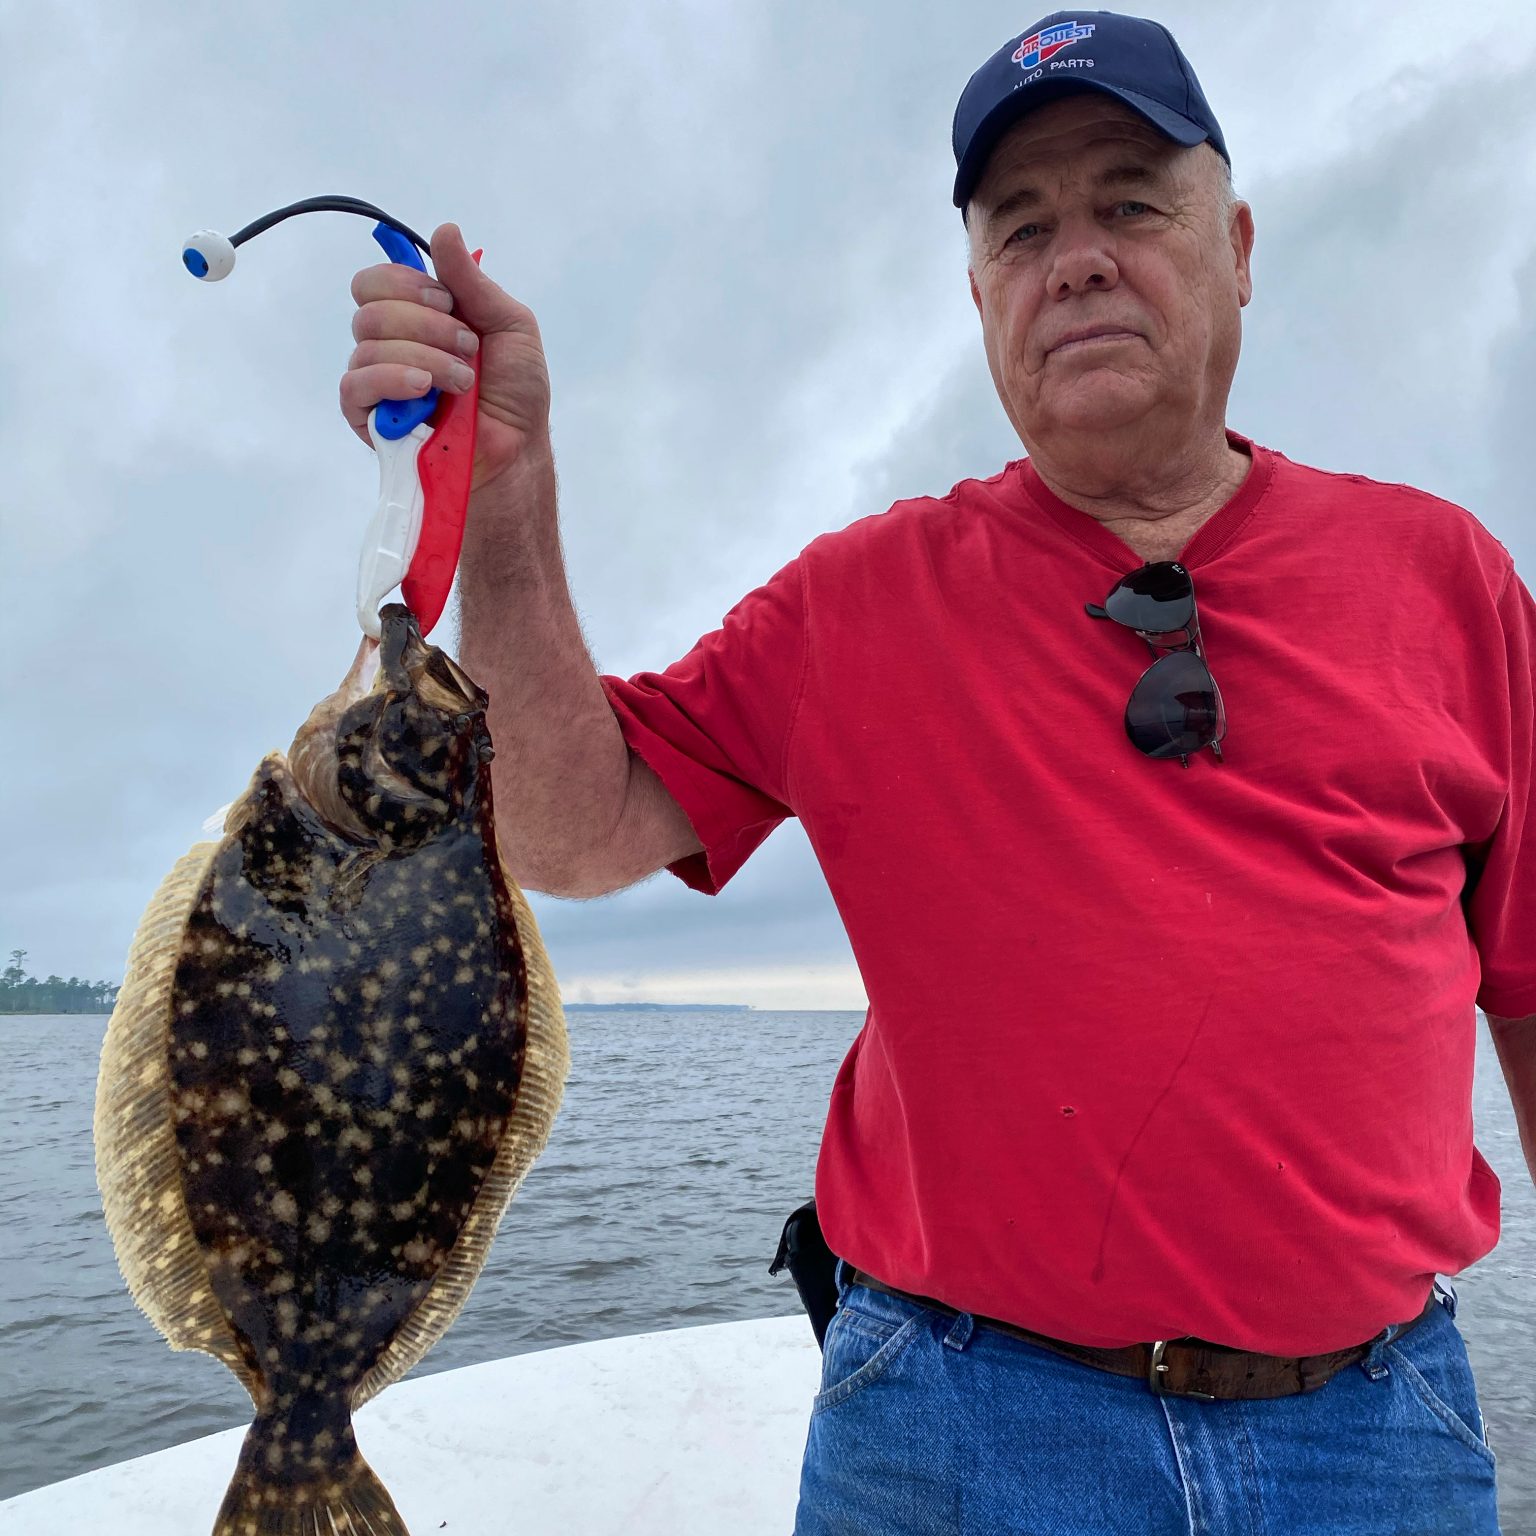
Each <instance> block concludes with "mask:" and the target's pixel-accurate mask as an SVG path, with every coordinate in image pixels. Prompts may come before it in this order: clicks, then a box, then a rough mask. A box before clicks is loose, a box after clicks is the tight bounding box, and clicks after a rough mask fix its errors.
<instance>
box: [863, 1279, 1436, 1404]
mask: <svg viewBox="0 0 1536 1536" xmlns="http://www.w3.org/2000/svg"><path fill="white" fill-rule="evenodd" d="M847 1268H848V1279H849V1281H850V1283H851V1284H853V1285H862V1286H865V1287H866V1288H867V1289H869V1290H871V1291H882V1292H884V1294H885V1295H887V1296H894V1297H896V1298H897V1299H898V1300H900V1301H907V1302H911V1303H912V1304H913V1305H914V1306H919V1307H928V1308H930V1309H931V1310H933V1311H935V1312H942V1313H943V1314H944V1315H945V1316H947V1317H959V1316H960V1313H959V1312H958V1311H957V1310H956V1309H955V1308H954V1307H947V1306H945V1305H944V1303H943V1302H942V1301H933V1300H932V1299H930V1298H929V1297H926V1296H914V1295H912V1294H911V1293H910V1292H909V1291H899V1290H897V1289H896V1287H895V1286H894V1285H886V1284H885V1283H884V1281H881V1280H876V1279H875V1277H874V1276H873V1275H867V1274H865V1273H864V1271H863V1270H860V1269H855V1268H854V1267H853V1266H852V1265H851V1264H850V1265H848V1267H847ZM1435 1304H1436V1302H1435V1292H1434V1288H1433V1287H1431V1288H1430V1293H1429V1299H1428V1301H1426V1302H1425V1303H1424V1310H1423V1311H1422V1312H1420V1313H1419V1315H1418V1316H1417V1317H1415V1318H1414V1319H1413V1320H1412V1321H1411V1322H1407V1323H1404V1324H1402V1325H1401V1326H1400V1327H1399V1328H1398V1330H1397V1332H1396V1333H1395V1334H1394V1335H1393V1342H1396V1340H1398V1339H1400V1338H1402V1337H1403V1336H1404V1335H1405V1334H1406V1333H1407V1332H1408V1331H1409V1330H1410V1329H1412V1328H1414V1327H1416V1326H1417V1325H1418V1324H1419V1323H1421V1322H1422V1321H1423V1320H1424V1319H1425V1318H1426V1317H1428V1316H1429V1309H1430V1308H1431V1307H1433V1306H1434V1305H1435ZM971 1318H972V1321H973V1322H975V1323H976V1324H977V1325H978V1326H979V1327H982V1328H990V1329H992V1330H993V1331H994V1332H996V1333H1006V1334H1008V1335H1009V1336H1010V1337H1011V1338H1015V1339H1022V1340H1023V1341H1024V1342H1025V1343H1026V1344H1033V1345H1035V1346H1036V1347H1038V1348H1040V1349H1048V1350H1050V1351H1051V1352H1052V1353H1054V1354H1058V1355H1065V1356H1066V1357H1067V1359H1069V1360H1076V1361H1077V1362H1078V1363H1079V1364H1081V1365H1090V1366H1092V1367H1093V1368H1094V1369H1095V1370H1099V1371H1110V1372H1112V1373H1113V1374H1114V1375H1116V1376H1130V1377H1134V1378H1136V1379H1138V1380H1141V1381H1144V1382H1145V1383H1146V1384H1147V1386H1148V1387H1150V1388H1151V1390H1152V1391H1153V1392H1159V1393H1166V1394H1167V1395H1168V1396H1170V1397H1192V1398H1197V1399H1200V1400H1201V1401H1204V1402H1231V1401H1235V1400H1238V1399H1255V1398H1272V1397H1296V1396H1298V1395H1300V1394H1301V1393H1303V1392H1315V1391H1316V1390H1317V1389H1318V1388H1319V1387H1320V1386H1322V1385H1323V1383H1324V1382H1326V1381H1327V1380H1328V1379H1329V1377H1331V1376H1333V1375H1335V1374H1336V1373H1337V1372H1339V1371H1341V1370H1343V1369H1344V1367H1345V1366H1346V1365H1353V1364H1354V1363H1355V1362H1356V1361H1358V1360H1363V1359H1364V1358H1365V1356H1366V1355H1367V1354H1368V1353H1369V1351H1370V1349H1371V1346H1372V1345H1373V1344H1375V1343H1376V1339H1371V1340H1368V1341H1367V1342H1366V1343H1364V1344H1355V1345H1353V1346H1351V1347H1350V1348H1349V1349H1337V1350H1334V1351H1333V1353H1332V1354H1327V1355H1302V1356H1299V1357H1298V1356H1288V1355H1263V1354H1259V1353H1258V1352H1257V1351H1254V1350H1246V1349H1233V1348H1231V1347H1230V1346H1229V1345H1226V1344H1209V1343H1207V1342H1206V1341H1205V1340H1204V1339H1191V1338H1185V1339H1159V1340H1158V1341H1157V1342H1156V1343H1155V1344H1128V1345H1126V1347H1125V1348H1123V1349H1096V1348H1094V1347H1093V1346H1092V1345H1089V1344H1072V1343H1069V1342H1067V1341H1066V1340H1065V1339H1052V1338H1048V1337H1047V1336H1046V1335H1045V1334H1043V1333H1031V1332H1030V1331H1029V1329H1027V1328H1020V1327H1018V1326H1017V1325H1016V1324H1014V1323H1005V1322H1003V1321H1001V1320H1000V1319H998V1318H995V1317H978V1316H976V1315H975V1314H974V1313H972V1314H971ZM1380 1337H1381V1335H1380V1334H1378V1335H1377V1338H1380Z"/></svg>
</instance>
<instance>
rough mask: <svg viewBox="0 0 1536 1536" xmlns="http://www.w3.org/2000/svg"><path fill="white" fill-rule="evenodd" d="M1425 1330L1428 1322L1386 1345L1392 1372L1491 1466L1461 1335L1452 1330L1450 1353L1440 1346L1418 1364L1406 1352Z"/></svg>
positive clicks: (1431, 1411)
mask: <svg viewBox="0 0 1536 1536" xmlns="http://www.w3.org/2000/svg"><path fill="white" fill-rule="evenodd" d="M1446 1321H1447V1322H1449V1319H1447V1320H1446ZM1428 1327H1429V1324H1428V1323H1421V1324H1420V1325H1419V1327H1418V1328H1417V1329H1415V1330H1414V1333H1413V1334H1410V1335H1409V1337H1408V1338H1407V1339H1405V1340H1404V1341H1403V1342H1402V1343H1401V1344H1389V1345H1387V1353H1388V1354H1389V1355H1390V1356H1391V1357H1392V1369H1393V1370H1394V1371H1396V1372H1397V1373H1399V1374H1400V1375H1401V1376H1402V1378H1403V1380H1404V1381H1406V1382H1407V1383H1408V1385H1409V1387H1410V1388H1411V1389H1412V1391H1413V1394H1414V1396H1415V1397H1416V1398H1418V1400H1419V1401H1420V1402H1421V1403H1422V1404H1423V1405H1424V1407H1425V1408H1426V1409H1428V1410H1429V1412H1430V1413H1432V1414H1433V1415H1434V1416H1435V1418H1437V1419H1438V1420H1439V1421H1440V1422H1441V1424H1442V1425H1444V1427H1445V1428H1446V1429H1447V1430H1448V1431H1449V1432H1450V1433H1451V1434H1452V1435H1454V1436H1455V1438H1456V1439H1457V1440H1459V1441H1461V1443H1462V1444H1463V1445H1465V1446H1467V1447H1468V1449H1470V1450H1473V1451H1476V1452H1477V1453H1478V1455H1480V1456H1481V1457H1482V1458H1483V1459H1484V1460H1485V1461H1487V1463H1488V1464H1489V1465H1490V1466H1493V1465H1495V1464H1496V1458H1495V1456H1494V1453H1493V1447H1492V1446H1490V1445H1489V1444H1488V1440H1487V1437H1486V1435H1485V1434H1484V1433H1483V1431H1482V1420H1483V1415H1482V1410H1481V1409H1480V1408H1479V1407H1478V1405H1477V1387H1476V1385H1475V1383H1474V1382H1473V1379H1472V1367H1471V1365H1470V1364H1469V1363H1468V1361H1467V1358H1466V1346H1465V1345H1463V1344H1462V1343H1461V1335H1460V1334H1459V1333H1455V1330H1454V1327H1453V1328H1452V1332H1453V1333H1454V1334H1455V1337H1454V1339H1453V1340H1452V1341H1448V1342H1450V1343H1454V1345H1455V1346H1456V1347H1455V1349H1454V1350H1449V1349H1446V1348H1444V1347H1442V1348H1441V1349H1439V1350H1432V1351H1431V1352H1430V1354H1428V1355H1425V1354H1421V1355H1420V1356H1419V1361H1418V1363H1415V1361H1414V1360H1412V1359H1411V1358H1410V1357H1409V1353H1408V1351H1409V1349H1410V1348H1412V1346H1413V1345H1414V1343H1415V1342H1416V1341H1417V1340H1418V1335H1419V1334H1420V1333H1422V1332H1424V1331H1426V1330H1427V1329H1428ZM1425 1342H1426V1344H1427V1343H1428V1341H1425ZM1421 1367H1422V1368H1421ZM1431 1377H1433V1378H1434V1380H1431ZM1474 1426H1476V1427H1474Z"/></svg>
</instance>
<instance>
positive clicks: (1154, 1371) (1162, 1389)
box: [1147, 1339, 1220, 1403]
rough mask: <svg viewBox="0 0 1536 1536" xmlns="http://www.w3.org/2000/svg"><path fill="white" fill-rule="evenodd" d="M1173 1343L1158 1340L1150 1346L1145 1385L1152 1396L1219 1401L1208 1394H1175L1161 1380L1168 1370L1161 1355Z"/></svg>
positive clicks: (1209, 1401)
mask: <svg viewBox="0 0 1536 1536" xmlns="http://www.w3.org/2000/svg"><path fill="white" fill-rule="evenodd" d="M1174 1342H1175V1341H1174V1340H1172V1339H1159V1340H1158V1341H1157V1342H1156V1343H1155V1344H1154V1345H1153V1346H1152V1362H1151V1364H1150V1365H1149V1366H1148V1367H1147V1385H1148V1387H1150V1388H1151V1389H1152V1392H1153V1394H1154V1395H1155V1396H1158V1397H1188V1398H1193V1399H1194V1400H1195V1401H1196V1402H1201V1403H1214V1402H1218V1401H1220V1399H1218V1398H1217V1397H1215V1396H1214V1395H1213V1394H1212V1393H1210V1392H1187V1391H1186V1392H1176V1391H1174V1390H1173V1389H1172V1388H1171V1387H1169V1386H1168V1384H1167V1383H1166V1382H1165V1381H1164V1380H1163V1377H1164V1376H1166V1375H1167V1374H1168V1369H1169V1368H1168V1366H1167V1364H1166V1363H1165V1362H1164V1360H1163V1353H1164V1351H1165V1350H1166V1349H1167V1348H1168V1346H1169V1345H1170V1344H1172V1343H1174Z"/></svg>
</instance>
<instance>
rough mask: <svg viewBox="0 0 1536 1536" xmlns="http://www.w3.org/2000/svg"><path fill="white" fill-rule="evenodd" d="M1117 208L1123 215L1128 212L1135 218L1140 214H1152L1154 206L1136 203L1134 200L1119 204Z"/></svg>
mask: <svg viewBox="0 0 1536 1536" xmlns="http://www.w3.org/2000/svg"><path fill="white" fill-rule="evenodd" d="M1117 207H1118V208H1119V209H1120V211H1121V212H1122V213H1126V212H1128V213H1130V214H1131V216H1132V217H1134V216H1135V215H1136V214H1138V213H1151V211H1152V205H1151V204H1150V203H1138V202H1135V201H1134V200H1132V201H1128V202H1124V203H1119V204H1117Z"/></svg>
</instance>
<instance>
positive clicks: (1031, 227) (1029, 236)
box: [1008, 224, 1040, 244]
mask: <svg viewBox="0 0 1536 1536" xmlns="http://www.w3.org/2000/svg"><path fill="white" fill-rule="evenodd" d="M1039 233H1040V226H1039V225H1038V224H1021V225H1019V227H1018V228H1017V229H1016V230H1014V232H1013V233H1012V234H1011V235H1009V237H1008V238H1009V239H1010V240H1017V241H1018V242H1019V243H1020V244H1022V243H1023V242H1024V241H1026V240H1033V239H1034V237H1035V236H1036V235H1038V234H1039Z"/></svg>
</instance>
